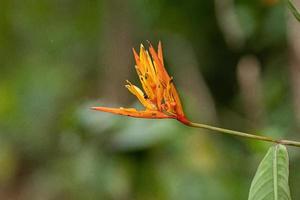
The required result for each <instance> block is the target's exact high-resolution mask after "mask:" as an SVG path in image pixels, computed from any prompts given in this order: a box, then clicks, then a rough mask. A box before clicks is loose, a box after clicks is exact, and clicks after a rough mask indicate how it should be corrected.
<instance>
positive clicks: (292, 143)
mask: <svg viewBox="0 0 300 200" xmlns="http://www.w3.org/2000/svg"><path fill="white" fill-rule="evenodd" d="M186 125H187V126H190V127H195V128H203V129H208V130H212V131H217V132H219V133H227V134H230V135H235V136H241V137H245V138H250V139H253V140H261V141H267V142H272V143H277V144H284V145H289V146H295V147H300V142H297V141H291V140H276V139H273V138H270V137H266V136H259V135H253V134H249V133H244V132H241V131H234V130H230V129H224V128H219V127H215V126H210V125H206V124H198V123H194V122H189V123H186Z"/></svg>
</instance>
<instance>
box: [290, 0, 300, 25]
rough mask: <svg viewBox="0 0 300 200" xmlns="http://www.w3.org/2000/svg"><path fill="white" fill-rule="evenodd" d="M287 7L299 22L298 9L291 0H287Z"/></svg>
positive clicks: (299, 14) (299, 12)
mask: <svg viewBox="0 0 300 200" xmlns="http://www.w3.org/2000/svg"><path fill="white" fill-rule="evenodd" d="M288 7H289V9H290V10H291V12H292V13H293V15H294V16H295V18H296V19H297V20H298V21H299V22H300V11H299V10H298V9H297V8H296V6H295V5H294V3H293V2H292V0H288Z"/></svg>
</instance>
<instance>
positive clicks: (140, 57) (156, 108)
mask: <svg viewBox="0 0 300 200" xmlns="http://www.w3.org/2000/svg"><path fill="white" fill-rule="evenodd" d="M149 52H150V53H149ZM133 55H134V58H135V62H136V65H135V69H136V71H137V74H138V76H139V80H140V82H141V85H142V88H143V91H142V90H141V89H140V88H138V87H137V86H135V85H133V84H132V83H131V82H129V81H128V80H127V81H126V82H127V84H126V85H125V87H126V88H127V89H128V90H129V91H130V92H131V93H132V94H133V95H135V96H136V97H137V99H138V100H139V101H140V102H141V104H142V105H143V106H144V107H145V110H143V111H138V110H136V109H134V108H122V107H121V108H107V107H93V108H92V109H94V110H99V111H103V112H110V113H114V114H119V115H126V116H130V117H138V118H152V119H162V118H173V119H177V120H179V121H180V122H182V123H185V124H186V123H188V120H187V119H186V117H185V115H184V112H183V109H182V105H181V102H180V98H179V95H178V93H177V91H176V88H175V85H174V82H173V77H170V76H169V74H168V72H167V71H166V69H165V67H164V61H163V53H162V45H161V42H159V44H158V50H157V52H156V51H155V49H154V48H153V46H152V45H151V44H150V43H149V51H147V50H145V48H144V46H143V45H142V44H141V47H140V52H139V54H138V53H137V52H136V51H135V50H134V49H133Z"/></svg>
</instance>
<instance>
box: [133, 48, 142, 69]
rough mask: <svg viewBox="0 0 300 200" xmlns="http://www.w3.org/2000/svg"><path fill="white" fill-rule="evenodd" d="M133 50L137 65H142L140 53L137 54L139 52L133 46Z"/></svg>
mask: <svg viewBox="0 0 300 200" xmlns="http://www.w3.org/2000/svg"><path fill="white" fill-rule="evenodd" d="M132 52H133V56H134V59H135V63H136V65H137V66H140V65H141V62H140V57H139V55H138V54H137V52H136V51H135V49H134V48H132Z"/></svg>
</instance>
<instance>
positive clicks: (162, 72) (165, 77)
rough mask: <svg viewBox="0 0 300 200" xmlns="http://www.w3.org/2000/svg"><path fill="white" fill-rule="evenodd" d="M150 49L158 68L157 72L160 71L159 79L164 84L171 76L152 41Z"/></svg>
mask: <svg viewBox="0 0 300 200" xmlns="http://www.w3.org/2000/svg"><path fill="white" fill-rule="evenodd" d="M149 51H150V54H151V56H152V59H153V63H154V65H155V66H156V68H157V73H158V76H159V79H160V80H161V81H162V82H163V83H164V84H166V83H167V82H168V81H169V80H170V76H169V74H168V72H167V71H166V69H165V67H164V65H163V63H162V62H161V61H160V59H159V57H158V55H157V53H156V51H155V50H154V48H153V46H152V44H151V43H150V47H149Z"/></svg>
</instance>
